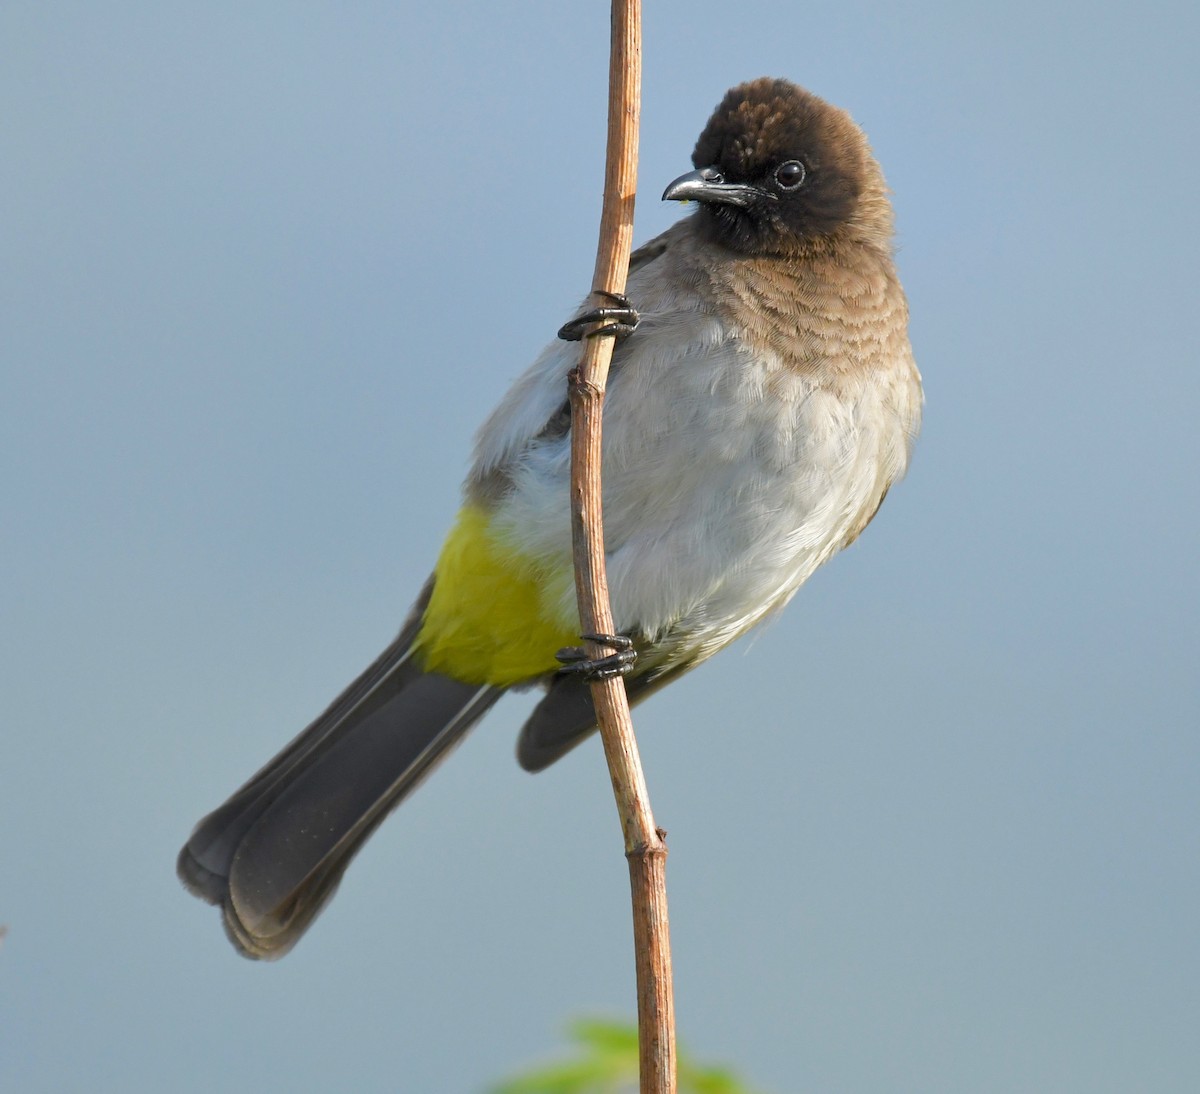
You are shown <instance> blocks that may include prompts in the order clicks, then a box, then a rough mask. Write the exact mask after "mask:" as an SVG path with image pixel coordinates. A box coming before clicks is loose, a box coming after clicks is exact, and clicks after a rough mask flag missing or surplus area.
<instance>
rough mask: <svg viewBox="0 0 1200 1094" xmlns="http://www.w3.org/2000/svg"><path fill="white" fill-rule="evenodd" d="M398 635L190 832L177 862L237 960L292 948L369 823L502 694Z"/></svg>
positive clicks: (376, 821)
mask: <svg viewBox="0 0 1200 1094" xmlns="http://www.w3.org/2000/svg"><path fill="white" fill-rule="evenodd" d="M410 644H411V632H410V631H409V628H406V629H405V633H402V634H401V635H400V637H399V638H398V639H397V640H396V642H394V643H393V644H392V645H391V646H389V647H388V648H387V649H386V650H385V651H384V652H383V654H381V655H380V657H379V658H378V659H377V660H376V661H375V663H374V664H372V665H371V666H370V668H368V669H367V670H366V672H364V673H363V674H362V675H361V676H360V677H359V678H358V679H357V680H355V681H354V683H352V684H351V685H350V686H349V687H348V688H347V689H346V690H345V691H344V692H343V693H342V694H341V695H340V696H339V697H338V698H337V699H336V700H335V701H334V702H333V704H332V705H331V706H330V707H329V709H328V710H327V711H326V712H325V713H324V714H322V715H321V716H320V717H319V718H318V719H317V720H316V721H315V722H313V724H312V725H311V726H309V727H308V729H306V730H305V731H304V732H303V733H302V734H300V736H299V737H297V738H296V739H295V740H294V741H293V742H292V743H291V744H290V745H288V747H287V748H285V749H284V750H283V751H282V752H281V753H280V754H279V755H278V756H276V757H275V759H273V760H272V761H271V762H270V763H269V764H267V765H266V767H264V768H263V769H262V770H261V771H260V772H258V774H257V775H255V776H254V777H253V778H252V779H251V780H250V781H249V782H248V783H247V784H246V785H245V786H243V787H242V788H241V789H240V790H238V791H237V793H235V794H234V795H233V796H232V797H231V798H230V799H229V801H228V802H226V803H225V804H224V805H222V806H221V807H220V808H218V809H217V810H215V811H214V812H213V813H210V814H209V815H208V816H207V817H205V818H204V820H202V821H201V822H200V823H199V824H198V825H197V826H196V830H195V831H194V832H193V833H192V837H191V839H189V840H188V842H187V844H186V845H185V846H184V848H183V850H182V851H181V852H180V855H179V861H178V871H179V876H180V878H181V879H182V881H183V883H184V884H185V885H186V886H187V888H188V889H190V890H191V891H192V892H193V893H194V894H195V895H196V896H198V897H200V898H201V899H203V900H207V901H208V902H209V903H211V904H218V905H220V906H221V908H222V910H223V913H224V917H225V927H226V930H227V932H228V934H229V936H230V939H231V940H232V941H233V943H234V945H235V946H236V947H237V948H238V949H239V950H241V952H242V953H244V954H245V955H246V956H248V957H256V958H275V957H281V956H282V955H283V954H285V953H287V951H288V950H290V949H291V948H292V946H294V945H295V943H296V942H297V940H298V939H299V938H300V936H301V935H302V934H303V933H304V931H305V930H306V929H307V928H308V926H309V924H310V923H311V922H312V921H313V919H314V918H315V917H316V915H317V914H318V913H319V912H320V910H321V908H322V907H323V906H324V904H325V903H326V901H328V900H329V898H330V897H331V896H332V895H333V892H334V890H335V889H336V888H337V885H338V882H339V881H340V880H341V878H342V874H343V873H344V872H345V870H346V867H347V866H348V865H349V864H350V861H351V859H352V858H353V857H354V855H355V853H356V852H357V851H358V849H359V848H360V847H361V846H362V845H363V843H364V842H365V841H366V839H367V837H368V836H369V835H370V834H371V833H372V832H373V831H374V830H375V828H376V826H377V825H378V824H379V823H380V822H381V821H382V820H383V819H384V818H385V817H386V816H387V815H388V813H389V812H391V810H392V809H393V808H395V807H396V805H398V804H399V803H400V802H401V801H402V800H403V799H404V797H405V796H406V795H407V794H408V793H410V792H411V791H412V790H413V788H414V787H415V786H416V785H417V784H418V783H419V782H420V781H421V779H422V778H423V777H424V776H425V775H427V774H428V773H429V771H430V770H432V768H433V767H434V766H435V765H436V764H437V763H438V761H439V760H441V759H443V758H444V757H445V756H446V754H447V753H448V752H449V751H450V749H451V748H452V747H453V746H454V745H455V744H457V743H458V742H459V741H460V740H461V739H462V738H463V736H464V735H465V734H466V732H467V730H469V729H470V728H471V727H472V726H473V725H474V724H475V722H477V721H478V720H479V719H480V718H481V717H482V716H483V714H484V713H485V712H486V711H487V710H488V709H489V708H490V707H491V706H492V704H493V703H495V702H496V700H497V699H498V698H499V697H500V695H501V694H502V692H501V690H500V689H497V688H490V687H480V686H478V685H474V684H464V683H462V682H460V681H458V680H453V679H451V678H449V677H446V676H441V675H438V674H436V673H426V672H422V671H421V670H420V668H419V667H417V666H416V665H415V664H413V662H412V661H411V659H410V656H409V654H410Z"/></svg>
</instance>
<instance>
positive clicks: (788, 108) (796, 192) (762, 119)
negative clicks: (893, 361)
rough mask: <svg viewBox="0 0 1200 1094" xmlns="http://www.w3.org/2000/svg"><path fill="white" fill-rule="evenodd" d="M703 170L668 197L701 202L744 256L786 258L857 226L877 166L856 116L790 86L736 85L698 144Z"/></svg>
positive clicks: (703, 214)
mask: <svg viewBox="0 0 1200 1094" xmlns="http://www.w3.org/2000/svg"><path fill="white" fill-rule="evenodd" d="M692 162H693V163H694V164H695V165H696V167H697V169H698V170H696V171H695V172H692V173H691V174H690V175H685V176H683V178H681V179H679V180H677V181H676V182H675V183H672V184H671V186H669V187H668V188H667V192H666V193H665V194H664V195H663V196H664V197H665V198H673V199H679V200H692V201H698V202H700V203H701V209H700V212H699V213H698V214H697V215H698V216H699V217H700V221H701V224H702V226H703V227H704V228H705V229H706V230H707V231H708V232H709V233H710V234H711V236H712V237H713V238H714V239H715V240H716V241H718V242H720V243H723V244H725V245H726V246H728V247H730V248H732V249H734V250H737V251H740V252H743V253H745V254H786V253H789V252H791V253H794V252H796V251H798V250H802V249H804V248H805V246H807V245H811V244H812V243H813V242H815V241H817V240H821V239H828V238H831V237H833V236H835V235H836V234H837V233H838V231H839V229H842V228H844V227H845V226H846V225H847V224H848V223H849V222H850V220H851V218H852V216H853V214H854V212H855V210H856V209H857V207H858V201H859V196H860V195H861V193H862V191H863V188H864V186H865V184H866V182H867V180H868V178H869V172H870V170H871V164H872V161H871V159H870V153H869V151H868V149H867V145H866V140H865V139H864V137H863V135H862V132H861V131H860V130H859V128H858V127H857V126H856V125H855V124H854V122H853V121H851V120H850V118H849V116H848V115H847V114H846V113H845V112H843V111H841V110H839V109H837V107H834V106H830V105H829V104H828V103H826V102H824V101H823V100H821V99H818V98H817V97H816V96H815V95H811V94H809V93H808V92H807V91H805V90H803V89H802V88H799V87H797V86H796V85H795V84H791V83H788V82H787V81H785V80H770V79H762V80H755V81H754V82H753V83H749V84H743V85H742V86H740V87H735V88H734V89H733V90H732V91H730V92H729V93H728V94H727V95H726V96H725V99H724V101H723V102H722V103H721V105H720V106H718V107H717V109H716V111H715V112H714V114H713V116H712V118H710V119H709V122H708V124H707V125H706V126H705V128H704V132H703V133H701V134H700V139H699V140H698V141H697V142H696V150H695V151H694V152H693V153H692Z"/></svg>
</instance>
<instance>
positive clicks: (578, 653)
mask: <svg viewBox="0 0 1200 1094" xmlns="http://www.w3.org/2000/svg"><path fill="white" fill-rule="evenodd" d="M579 637H580V638H582V639H584V640H585V641H587V642H598V643H599V644H600V645H601V646H610V647H611V648H612V649H613V650H614V651H615V652H614V653H610V654H608V655H607V656H605V657H588V655H587V650H586V649H584V647H583V646H567V647H566V648H565V649H561V650H559V651H558V653H556V654H555V655H554V658H555V660H556V661H558V662H559V664H561V665H562V668H560V669H559V670H558V671H559V674H560V675H562V676H579V677H581V678H582V679H584V680H585V681H587V682H588V683H590V682H591V681H593V680H608V679H611V678H612V677H614V676H624V675H625V674H626V673H628V672H629V670H630V669H632V668H633V666H634V662H636V661H637V651H636V650H635V649H634V648H633V639H632V638H627V637H626V636H625V635H623V634H581V635H580V636H579Z"/></svg>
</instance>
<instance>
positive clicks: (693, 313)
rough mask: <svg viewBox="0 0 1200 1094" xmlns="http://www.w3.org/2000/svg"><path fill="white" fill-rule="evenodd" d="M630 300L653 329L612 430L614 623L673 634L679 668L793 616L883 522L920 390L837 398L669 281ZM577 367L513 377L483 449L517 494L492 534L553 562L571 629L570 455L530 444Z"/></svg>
mask: <svg viewBox="0 0 1200 1094" xmlns="http://www.w3.org/2000/svg"><path fill="white" fill-rule="evenodd" d="M654 265H657V263H656V264H654ZM653 268H654V267H653V266H652V267H651V270H653ZM638 280H640V281H645V282H646V283H644V284H642V285H640V286H639V285H638V284H637V283H636V281H638ZM630 295H631V297H632V298H633V299H635V300H636V301H637V302H638V304H639V306H640V308H641V309H642V316H643V322H642V326H641V327H640V328H639V330H638V332H637V334H636V335H635V336H634V340H633V341H632V342H631V343H629V346H628V352H627V354H626V355H623V356H624V359H623V360H622V362H621V365H620V367H619V369H618V370H617V371H616V372H614V374H613V375H612V376H611V378H610V383H609V388H608V395H607V401H606V407H605V416H604V468H603V476H604V526H605V543H606V548H607V551H608V578H609V586H610V591H611V594H612V603H613V615H614V621H615V624H616V626H617V628H618V630H620V631H625V632H628V631H631V630H633V629H637V630H640V631H642V632H644V633H646V634H647V635H648V636H650V637H651V638H658V637H662V636H663V635H665V634H666V633H667V632H671V633H672V635H673V636H677V637H678V638H679V639H680V640H681V642H682V643H683V645H684V647H685V648H683V649H680V650H679V651H678V653H679V655H680V656H686V657H696V656H699V657H703V656H707V655H708V654H709V653H712V652H714V651H715V650H716V649H719V648H720V647H721V646H722V645H724V644H725V643H726V642H728V641H730V640H731V639H732V638H734V637H736V636H737V635H738V634H740V633H742V632H743V631H744V630H745V629H746V628H747V627H749V626H751V625H753V624H754V623H755V622H757V621H758V620H759V619H761V618H762V616H763V615H765V614H766V613H767V612H769V611H771V610H773V609H776V608H778V607H781V606H782V605H783V604H784V603H785V602H786V601H787V600H788V598H789V597H790V596H791V595H792V594H793V593H794V592H795V591H796V589H797V588H798V587H799V586H800V585H801V584H802V583H803V582H804V581H805V579H807V578H808V576H809V575H810V574H811V573H812V572H813V571H814V570H815V569H816V568H817V566H819V565H820V564H821V563H822V562H824V561H825V560H826V559H827V558H829V557H830V555H832V554H833V553H834V552H835V551H837V550H838V549H839V548H840V547H841V546H842V545H843V544H844V543H845V542H847V540H848V539H852V538H853V536H854V535H855V534H857V532H858V531H859V530H860V529H861V527H862V526H863V524H865V522H866V521H867V520H869V518H870V516H871V514H872V513H873V512H874V511H875V509H876V507H877V506H878V505H879V502H880V499H881V498H882V496H883V494H884V492H885V491H886V489H887V487H888V486H889V485H890V484H891V483H892V482H893V481H894V480H895V479H896V478H898V477H899V476H900V475H901V474H903V472H904V469H905V467H906V464H907V460H908V452H909V445H910V441H911V437H912V436H913V435H914V434H915V431H916V423H917V420H918V418H919V413H920V392H919V386H918V384H919V381H918V378H917V377H916V371H915V368H911V362H908V364H909V366H910V367H909V368H897V367H895V366H896V362H883V363H881V364H880V367H879V368H878V369H877V370H871V372H870V374H864V375H863V376H862V377H861V382H856V383H854V384H853V385H846V384H845V383H842V384H840V385H839V386H838V390H837V391H835V389H833V388H830V387H825V386H822V384H821V383H820V382H819V380H818V378H817V376H818V374H817V373H815V372H810V373H802V372H797V371H796V370H795V369H789V368H785V367H784V366H783V364H782V362H781V361H780V360H779V358H778V357H777V356H776V355H774V354H771V353H768V354H765V355H764V354H752V353H751V351H750V350H749V349H748V348H747V347H746V344H745V343H744V342H742V341H741V340H740V339H739V338H738V337H737V334H736V331H730V330H728V329H723V328H722V326H721V325H720V324H719V323H718V321H717V319H716V318H715V317H714V316H713V315H712V314H711V313H708V312H707V311H706V310H705V309H704V307H703V305H702V304H701V302H700V300H699V298H698V297H695V296H691V297H690V298H689V296H688V295H687V294H686V293H685V292H684V291H683V290H681V289H678V288H675V289H672V290H670V291H668V290H665V289H664V288H663V285H662V279H649V278H639V279H636V280H635V281H632V282H631V285H630ZM578 354H579V349H578V346H574V345H567V344H565V343H558V344H555V345H552V346H550V347H549V348H548V349H547V350H546V352H545V353H543V354H542V356H541V357H540V358H539V359H538V361H537V362H535V364H534V365H533V367H532V368H531V369H530V370H529V371H528V372H527V373H526V374H525V375H524V376H523V377H522V378H521V379H520V380H518V381H517V383H516V385H514V387H513V389H512V390H511V391H510V392H509V394H508V396H507V397H506V398H505V400H504V401H503V402H502V403H501V405H500V407H498V408H497V410H496V412H495V413H494V414H493V416H492V417H491V418H490V419H489V421H488V422H487V423H486V424H485V426H484V428H483V430H482V431H481V433H480V435H479V439H478V444H477V453H476V455H477V461H476V470H475V474H476V475H477V476H478V477H479V478H483V477H484V476H486V474H487V473H488V472H489V471H492V470H495V469H497V468H504V469H506V471H507V473H508V475H509V477H510V479H511V483H512V489H511V492H509V493H507V494H506V495H505V496H504V498H503V499H502V500H501V501H500V502H499V507H498V510H497V512H496V516H495V521H494V525H493V526H494V528H496V530H497V531H498V533H499V534H501V535H502V536H503V537H504V538H505V539H506V540H507V541H508V542H509V543H510V544H511V546H512V547H513V548H514V549H516V550H519V551H520V552H521V553H522V554H525V555H528V556H533V557H535V558H538V559H540V560H542V561H543V562H544V564H545V568H546V573H547V583H546V601H545V603H546V605H547V607H548V608H550V609H551V610H553V611H555V612H557V613H558V614H559V616H560V618H561V619H562V621H563V623H564V624H565V625H566V626H568V627H570V626H574V625H575V618H576V616H575V594H574V589H573V584H572V574H571V568H570V557H571V556H570V522H569V510H568V492H567V486H568V473H569V459H570V453H569V442H568V440H567V438H557V439H554V440H552V441H548V442H547V441H544V440H543V441H534V440H533V438H535V437H536V436H537V434H538V433H539V432H540V431H541V430H542V428H543V427H544V425H545V423H546V422H547V420H548V419H549V418H550V417H551V416H552V415H553V414H554V412H555V411H556V409H557V408H558V407H560V406H561V405H562V403H563V401H564V399H565V394H566V374H567V372H568V371H569V369H570V368H571V367H573V365H574V364H575V363H576V362H577V359H578Z"/></svg>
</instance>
